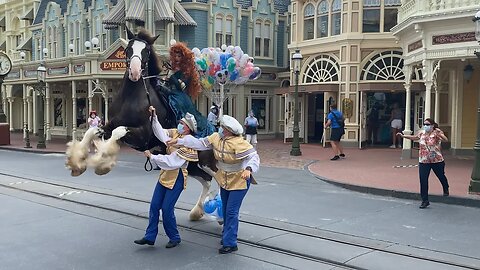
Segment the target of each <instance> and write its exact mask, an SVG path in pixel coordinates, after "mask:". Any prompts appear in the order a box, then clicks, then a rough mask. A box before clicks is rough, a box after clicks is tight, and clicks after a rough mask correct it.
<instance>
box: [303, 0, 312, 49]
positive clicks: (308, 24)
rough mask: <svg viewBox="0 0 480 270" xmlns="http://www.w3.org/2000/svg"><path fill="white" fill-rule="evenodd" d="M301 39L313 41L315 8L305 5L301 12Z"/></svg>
mask: <svg viewBox="0 0 480 270" xmlns="http://www.w3.org/2000/svg"><path fill="white" fill-rule="evenodd" d="M303 20H304V22H303V39H304V40H309V39H313V38H314V37H315V36H314V34H315V6H314V5H313V4H311V3H310V4H307V5H306V6H305V9H304V11H303Z"/></svg>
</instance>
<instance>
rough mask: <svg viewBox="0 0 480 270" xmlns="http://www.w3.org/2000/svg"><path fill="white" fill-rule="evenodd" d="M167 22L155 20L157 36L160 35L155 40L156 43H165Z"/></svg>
mask: <svg viewBox="0 0 480 270" xmlns="http://www.w3.org/2000/svg"><path fill="white" fill-rule="evenodd" d="M166 32H167V31H166V23H165V21H156V22H155V36H158V38H157V40H155V44H158V45H165V44H167V43H166V39H167V35H166Z"/></svg>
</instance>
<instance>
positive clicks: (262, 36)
mask: <svg viewBox="0 0 480 270" xmlns="http://www.w3.org/2000/svg"><path fill="white" fill-rule="evenodd" d="M254 32H255V33H254V34H255V56H260V57H271V52H270V50H271V47H272V46H271V40H272V23H271V22H270V21H265V22H263V21H262V20H257V21H256V22H255V29H254Z"/></svg>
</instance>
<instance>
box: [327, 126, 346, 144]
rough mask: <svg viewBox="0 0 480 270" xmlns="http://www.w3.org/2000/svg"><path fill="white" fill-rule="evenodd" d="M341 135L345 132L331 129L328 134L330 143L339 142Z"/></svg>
mask: <svg viewBox="0 0 480 270" xmlns="http://www.w3.org/2000/svg"><path fill="white" fill-rule="evenodd" d="M343 134H345V130H344V129H343V128H332V132H331V133H330V141H334V142H339V141H340V139H342V136H343Z"/></svg>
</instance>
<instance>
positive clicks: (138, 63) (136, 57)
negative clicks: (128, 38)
mask: <svg viewBox="0 0 480 270" xmlns="http://www.w3.org/2000/svg"><path fill="white" fill-rule="evenodd" d="M146 47H147V44H145V43H144V42H141V41H137V40H135V41H134V42H133V45H132V50H133V54H132V57H131V58H130V70H129V74H128V78H129V79H130V80H131V81H132V82H137V81H138V80H140V76H142V60H143V59H142V51H143V50H144V49H145V48H146Z"/></svg>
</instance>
